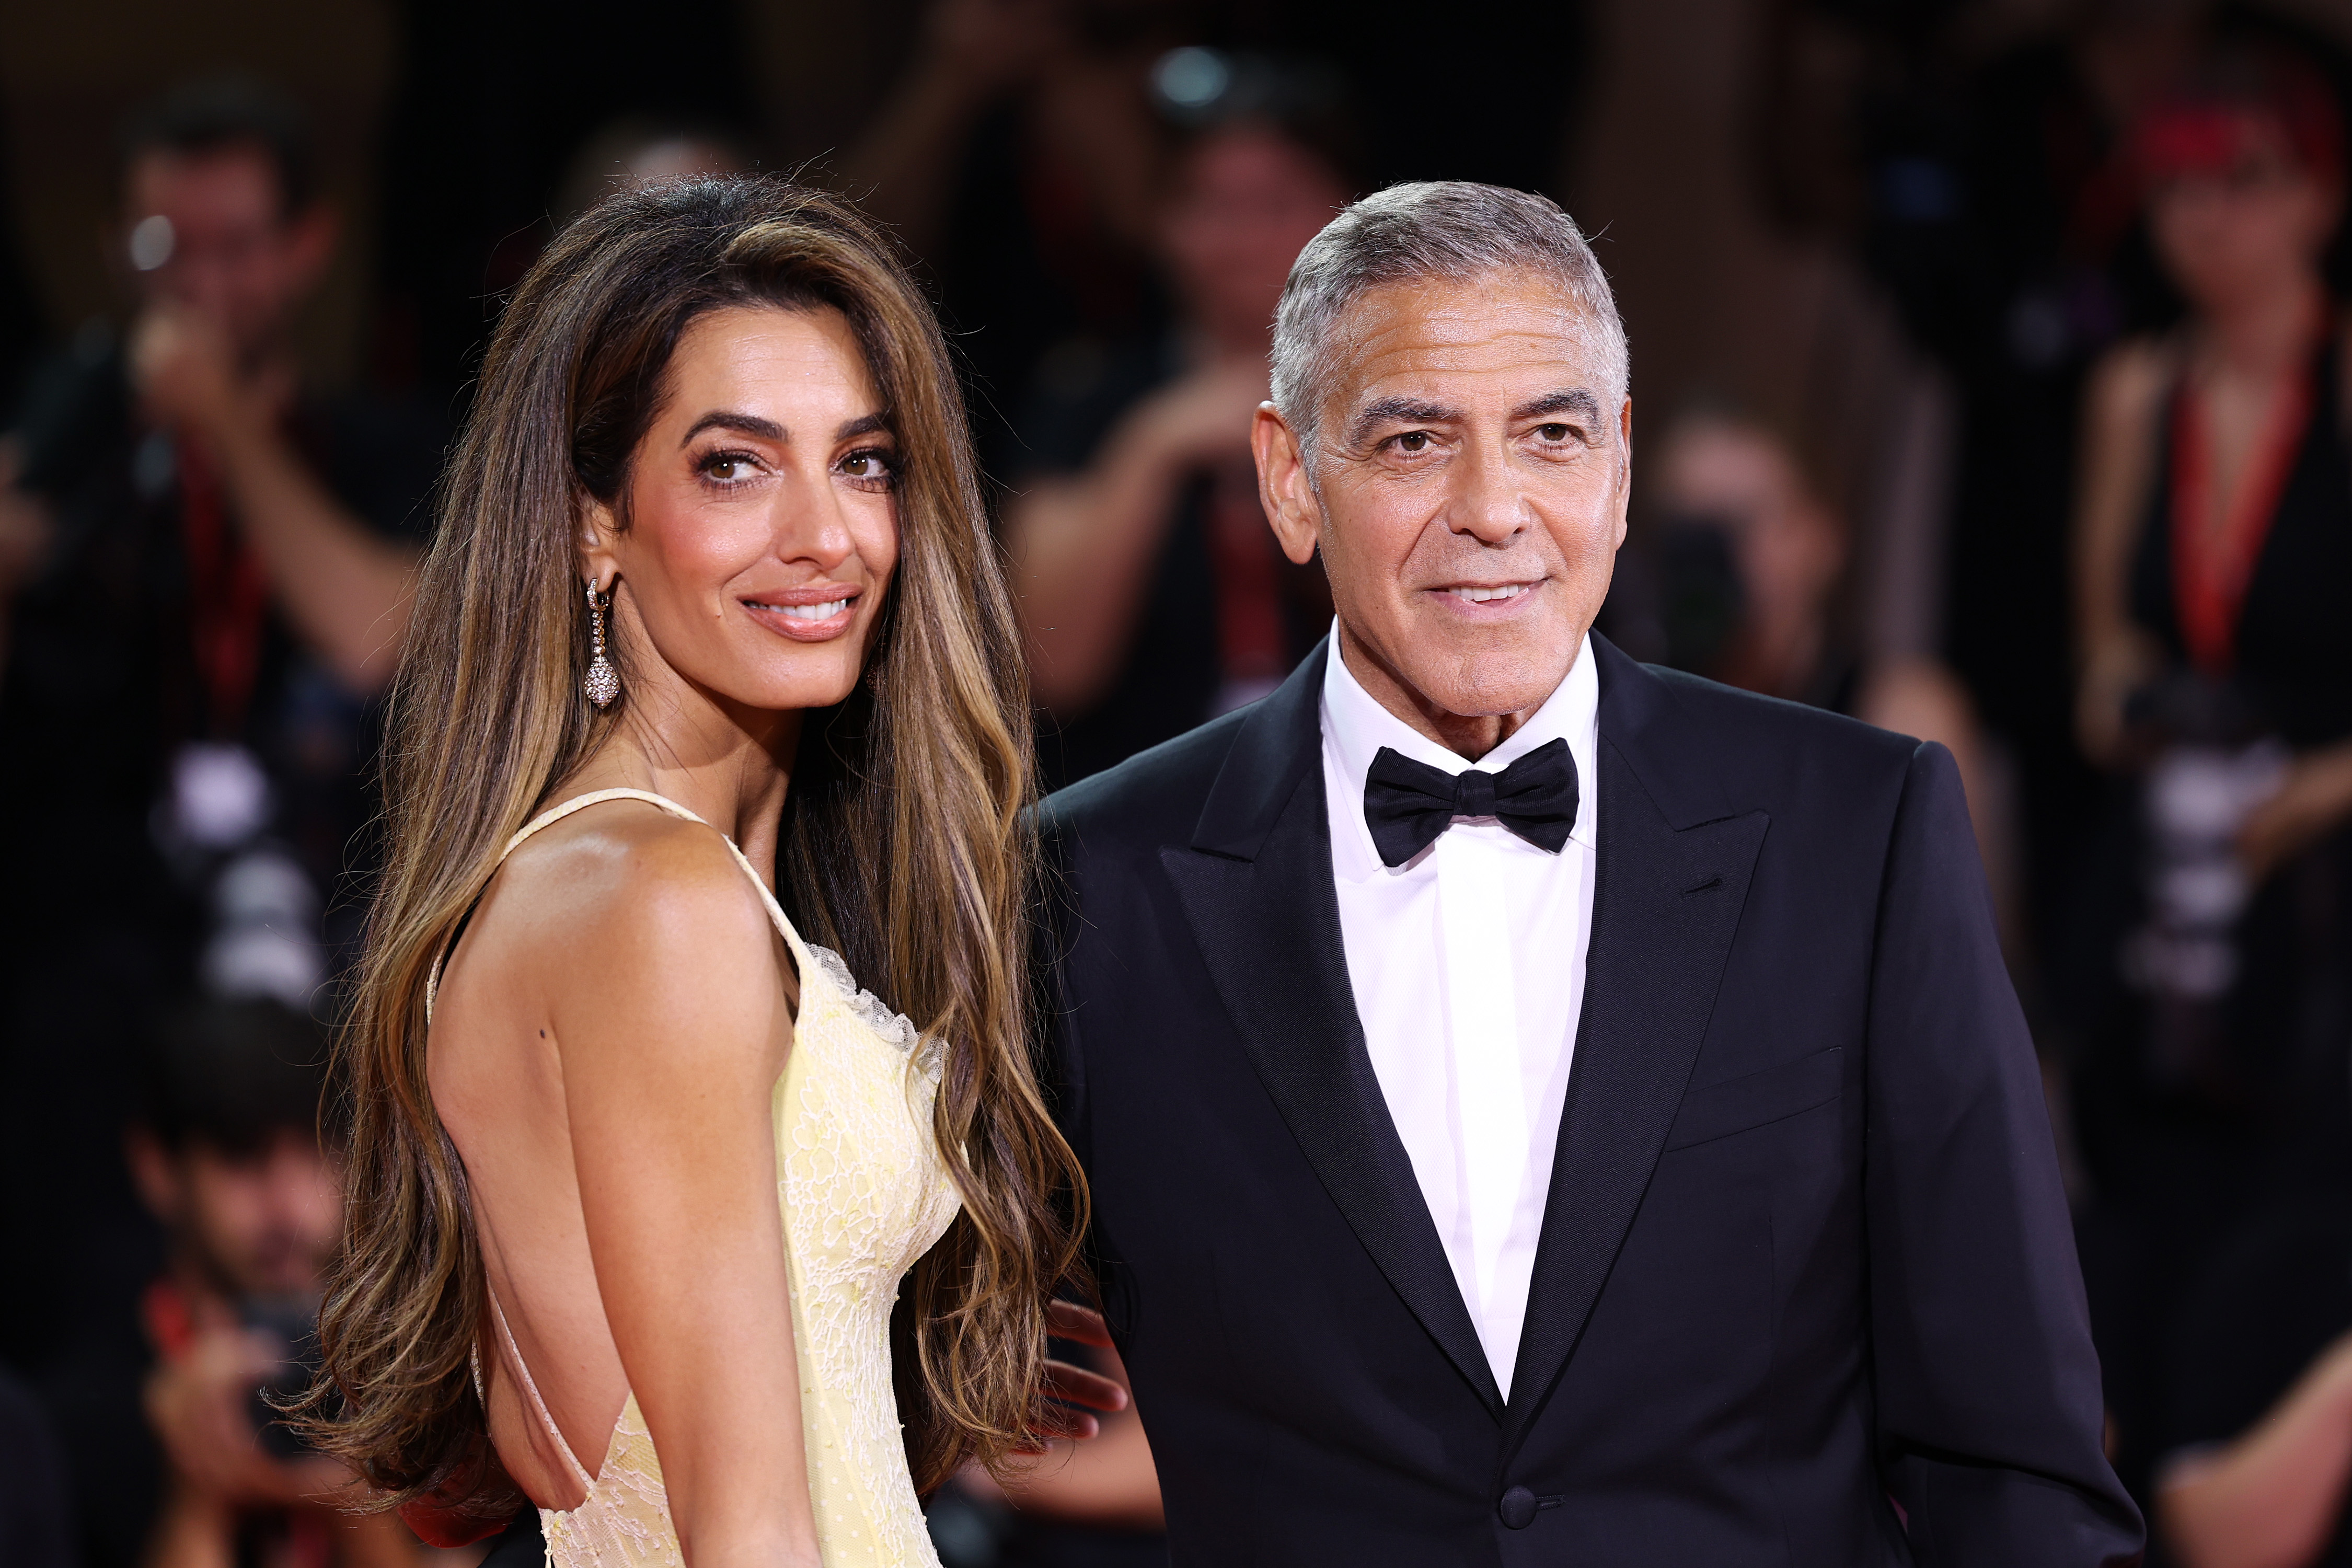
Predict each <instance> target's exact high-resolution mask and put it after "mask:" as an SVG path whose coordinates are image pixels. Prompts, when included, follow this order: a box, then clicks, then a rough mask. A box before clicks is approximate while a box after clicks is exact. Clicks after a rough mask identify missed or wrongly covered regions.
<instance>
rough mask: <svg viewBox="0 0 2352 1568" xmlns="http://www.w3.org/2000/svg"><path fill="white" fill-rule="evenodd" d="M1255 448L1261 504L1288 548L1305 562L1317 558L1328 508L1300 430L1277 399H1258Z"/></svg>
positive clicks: (1284, 549) (1292, 556)
mask: <svg viewBox="0 0 2352 1568" xmlns="http://www.w3.org/2000/svg"><path fill="white" fill-rule="evenodd" d="M1250 452H1251V455H1252V456H1254V457H1255V458H1256V459H1257V499H1258V504H1259V505H1261V506H1263V507H1265V520H1266V521H1267V522H1269V523H1271V524H1272V525H1273V527H1274V537H1275V538H1276V539H1277V540H1279V541H1280V542H1281V543H1282V552H1283V553H1284V554H1285V555H1286V556H1288V557H1289V558H1290V560H1291V562H1292V563H1294V564H1296V565H1299V566H1304V565H1306V564H1307V563H1308V562H1309V561H1312V560H1314V559H1315V546H1316V544H1317V542H1318V537H1319V535H1318V530H1319V527H1320V524H1321V521H1322V516H1323V509H1322V507H1321V506H1320V505H1319V504H1318V502H1317V501H1316V499H1315V486H1314V481H1313V477H1312V476H1311V475H1309V474H1308V473H1307V455H1306V453H1305V452H1303V451H1302V450H1300V448H1299V444H1298V433H1297V431H1295V430H1293V429H1291V427H1290V422H1289V421H1288V420H1286V419H1285V418H1283V416H1282V413H1281V411H1280V410H1279V409H1277V408H1276V407H1275V405H1273V404H1271V403H1261V404H1259V405H1257V415H1256V416H1255V418H1254V419H1253V420H1252V421H1251V423H1250Z"/></svg>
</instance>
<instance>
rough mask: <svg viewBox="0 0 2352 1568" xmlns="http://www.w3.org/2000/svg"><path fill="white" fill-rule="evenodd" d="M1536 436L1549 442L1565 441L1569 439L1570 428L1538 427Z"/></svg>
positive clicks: (1562, 426) (1561, 426)
mask: <svg viewBox="0 0 2352 1568" xmlns="http://www.w3.org/2000/svg"><path fill="white" fill-rule="evenodd" d="M1536 434H1537V435H1538V436H1540V437H1543V438H1544V439H1545V440H1547V441H1565V440H1567V439H1568V426H1565V425H1538V426H1536Z"/></svg>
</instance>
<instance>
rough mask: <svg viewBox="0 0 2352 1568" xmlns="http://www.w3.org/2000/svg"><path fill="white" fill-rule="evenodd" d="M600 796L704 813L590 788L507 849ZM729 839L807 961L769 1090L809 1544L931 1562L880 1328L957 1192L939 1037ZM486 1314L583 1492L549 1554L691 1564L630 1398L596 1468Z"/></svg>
mask: <svg viewBox="0 0 2352 1568" xmlns="http://www.w3.org/2000/svg"><path fill="white" fill-rule="evenodd" d="M608 800H636V801H643V802H645V803H646V805H653V806H657V807H659V808H660V809H661V810H663V811H666V812H667V813H669V815H671V816H677V817H683V818H685V819H686V820H688V821H689V822H700V821H701V820H702V819H701V818H700V817H698V816H695V815H694V814H693V813H692V812H690V811H688V810H687V809H686V807H684V806H682V805H678V804H677V802H675V801H672V800H667V799H665V798H664V797H662V796H660V795H650V794H647V793H646V792H645V791H642V790H628V789H608V790H598V791H596V792H595V793H594V794H593V795H581V796H579V797H577V798H576V799H572V800H568V801H565V802H564V803H563V804H562V805H559V806H556V807H555V808H554V809H552V810H551V811H548V812H546V813H544V814H542V815H541V816H538V817H536V818H534V819H533V820H532V821H531V822H530V824H528V825H527V826H525V827H524V828H523V829H522V831H521V832H520V833H518V834H516V835H515V836H514V837H513V838H512V839H511V840H509V842H508V844H507V847H506V850H505V854H512V853H513V852H514V848H515V846H516V845H519V844H520V843H521V842H522V841H523V840H524V839H526V838H529V837H530V836H531V835H532V834H534V833H536V832H538V831H539V830H540V829H541V828H542V827H545V826H547V825H548V824H550V823H551V822H556V821H559V820H561V819H562V818H563V817H566V816H570V815H571V814H572V813H573V812H575V811H578V810H580V809H582V808H583V807H584V806H590V805H596V804H598V803H599V802H602V801H608ZM727 847H728V850H729V852H730V853H731V854H733V855H734V857H735V860H736V863H737V864H738V865H740V866H741V867H742V868H743V874H744V875H745V876H746V877H749V878H751V882H752V885H753V886H754V887H756V888H758V889H759V890H760V898H761V902H762V903H764V904H765V905H766V906H767V910H768V918H769V919H771V920H772V921H775V925H776V930H777V931H780V932H781V933H782V935H783V939H784V945H785V946H786V947H787V948H788V949H790V950H791V952H792V955H793V962H794V963H796V964H798V965H799V968H800V977H801V997H800V1011H799V1014H798V1016H796V1017H795V1019H794V1020H793V1047H792V1053H791V1055H790V1056H789V1057H788V1058H786V1059H785V1063H784V1071H783V1076H782V1078H780V1079H777V1081H776V1089H775V1098H774V1121H775V1130H776V1169H777V1173H778V1180H777V1183H776V1187H777V1194H776V1196H777V1201H778V1203H779V1204H780V1205H782V1210H783V1220H784V1247H785V1255H786V1258H787V1261H788V1263H789V1265H790V1270H791V1280H792V1298H793V1344H794V1347H795V1349H796V1350H797V1351H798V1352H799V1359H800V1373H801V1426H802V1430H803V1434H804V1436H805V1438H806V1447H807V1449H808V1487H809V1500H810V1501H811V1503H812V1504H813V1505H814V1509H815V1512H816V1529H817V1540H818V1542H819V1544H820V1545H821V1546H822V1547H823V1549H824V1562H825V1565H826V1568H910V1565H913V1564H923V1565H926V1568H936V1565H937V1563H938V1562H939V1557H938V1555H937V1553H936V1552H933V1551H932V1549H931V1542H930V1537H929V1533H928V1532H927V1531H926V1530H925V1528H924V1524H923V1513H922V1508H921V1505H920V1504H919V1502H918V1501H917V1500H916V1497H915V1487H914V1481H913V1479H912V1478H911V1477H910V1476H909V1475H908V1472H907V1458H906V1450H905V1448H904V1447H902V1445H901V1441H900V1437H899V1423H898V1400H897V1397H896V1395H895V1394H894V1393H893V1392H892V1389H891V1383H890V1341H889V1324H890V1309H891V1307H892V1305H893V1304H894V1303H895V1302H896V1301H897V1300H898V1284H899V1281H900V1279H902V1278H904V1276H905V1275H906V1272H907V1270H908V1268H911V1267H912V1266H913V1265H914V1263H915V1260H916V1259H917V1258H920V1257H922V1255H923V1254H924V1253H926V1252H928V1251H929V1250H930V1248H931V1246H932V1244H933V1243H935V1242H936V1241H938V1240H939V1238H940V1236H941V1235H943V1234H944V1233H945V1232H946V1230H947V1228H948V1226H949V1223H950V1221H952V1220H953V1219H954V1218H955V1215H956V1209H957V1206H958V1199H957V1196H956V1191H955V1187H954V1185H953V1184H952V1183H950V1180H949V1178H948V1174H947V1171H946V1168H945V1166H944V1165H943V1164H942V1163H940V1157H939V1151H938V1147H937V1144H936V1142H935V1141H934V1140H933V1138H932V1135H931V1101H932V1099H933V1097H934V1095H936V1093H937V1092H938V1089H939V1080H940V1060H939V1055H938V1051H937V1048H936V1044H935V1042H929V1041H924V1040H920V1039H919V1038H918V1037H917V1036H916V1032H915V1028H914V1026H913V1025H911V1024H909V1023H908V1021H907V1019H906V1018H905V1017H903V1016H899V1015H898V1014H895V1013H893V1012H891V1011H890V1010H889V1009H888V1008H887V1007H885V1006H883V1005H882V1004H881V1003H880V1002H878V1001H877V1000H876V999H875V997H874V996H873V995H872V994H869V993H867V992H865V991H862V990H860V989H859V988H858V986H857V983H856V981H855V980H853V979H852V978H851V977H850V973H849V970H848V968H847V966H846V965H845V964H844V963H842V961H841V959H840V957H839V956H838V955H836V954H835V953H834V952H830V951H828V950H826V949H824V948H822V947H813V946H811V945H810V944H808V943H806V942H803V941H801V938H800V933H799V932H798V931H794V930H793V926H792V922H791V921H788V920H786V919H785V918H784V911H783V910H782V909H781V908H780V907H778V905H777V903H776V900H775V898H774V896H773V895H772V894H771V893H770V892H769V891H768V888H767V885H766V884H765V883H763V882H761V880H760V877H759V873H757V872H756V871H754V870H752V869H751V862H750V861H748V860H745V859H744V858H743V854H742V851H741V850H740V849H737V848H736V847H735V844H734V841H733V840H731V839H730V840H728V844H727ZM500 858H501V859H503V858H505V856H504V854H502V855H501V856H500ZM428 1006H429V1003H428ZM427 1019H428V1023H429V1020H430V1013H429V1012H428V1014H427ZM491 1310H492V1313H493V1316H494V1317H495V1318H496V1321H497V1323H498V1327H499V1334H500V1336H501V1337H502V1338H503V1339H504V1340H505V1342H506V1349H507V1353H508V1354H509V1357H510V1358H511V1360H510V1362H509V1364H510V1365H511V1366H513V1368H514V1369H515V1371H516V1373H518V1375H519V1378H520V1383H521V1384H522V1389H523V1394H524V1397H525V1400H526V1402H527V1403H528V1404H529V1405H530V1407H531V1409H532V1411H533V1412H534V1413H535V1414H536V1415H537V1416H538V1418H539V1420H540V1421H541V1423H542V1424H544V1426H546V1428H547V1432H548V1436H550V1437H551V1439H552V1440H553V1442H554V1444H555V1447H556V1448H557V1450H558V1451H559V1452H560V1453H561V1454H562V1457H563V1459H564V1462H565V1463H566V1464H567V1465H568V1466H570V1468H571V1469H572V1474H573V1476H574V1477H575V1479H578V1481H579V1482H580V1484H581V1486H582V1487H583V1488H584V1489H585V1490H586V1493H587V1496H586V1498H585V1500H583V1502H582V1503H581V1504H580V1506H579V1507H577V1508H572V1509H564V1510H557V1509H541V1510H540V1513H539V1517H540V1522H541V1527H542V1529H543V1530H544V1531H546V1535H547V1559H548V1562H549V1563H550V1564H551V1568H636V1565H638V1564H655V1563H658V1564H671V1565H676V1568H683V1559H682V1558H681V1557H680V1555H679V1552H678V1546H677V1531H676V1530H675V1529H674V1528H672V1526H671V1524H670V1518H669V1508H668V1505H667V1500H666V1499H665V1497H664V1495H663V1491H662V1479H661V1461H660V1459H659V1458H658V1457H656V1454H655V1453H654V1443H653V1437H652V1436H651V1435H650V1434H649V1433H648V1432H647V1431H646V1423H645V1418H644V1416H642V1415H639V1414H638V1412H637V1401H636V1396H635V1394H631V1395H630V1396H629V1399H628V1403H627V1404H626V1405H624V1406H623V1407H622V1409H621V1417H620V1420H619V1421H617V1422H616V1423H614V1427H613V1436H612V1441H611V1442H610V1443H609V1444H608V1445H607V1446H606V1447H605V1450H604V1463H603V1465H601V1466H600V1467H599V1468H597V1470H596V1473H595V1474H594V1475H593V1476H592V1475H590V1474H589V1473H588V1471H587V1470H586V1468H584V1467H583V1466H582V1465H581V1463H580V1461H579V1460H578V1459H577V1458H574V1457H573V1455H572V1450H571V1448H570V1447H568V1446H566V1445H565V1443H564V1441H563V1434H562V1432H560V1431H558V1430H557V1429H556V1426H555V1422H554V1420H553V1418H552V1417H551V1416H550V1415H548V1413H547V1405H546V1403H545V1401H543V1400H542V1399H541V1397H540V1394H539V1390H538V1388H537V1386H536V1385H535V1384H533V1383H532V1381H531V1376H530V1369H529V1368H527V1367H525V1366H524V1365H523V1362H522V1356H521V1354H520V1352H518V1351H516V1349H515V1345H514V1336H513V1334H512V1333H511V1332H510V1331H509V1330H508V1328H507V1323H506V1315H505V1313H504V1312H503V1311H502V1310H499V1306H498V1302H497V1299H496V1298H495V1297H493V1298H492V1300H491Z"/></svg>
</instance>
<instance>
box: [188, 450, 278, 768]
mask: <svg viewBox="0 0 2352 1568" xmlns="http://www.w3.org/2000/svg"><path fill="white" fill-rule="evenodd" d="M179 468H180V529H181V536H182V541H183V543H184V548H185V550H186V553H187V560H188V598H189V604H188V629H189V632H190V634H191V637H192V640H193V641H194V644H195V658H196V675H197V678H198V679H201V680H202V681H203V682H204V683H205V696H206V698H207V699H208V701H207V702H206V704H205V719H206V721H207V722H208V723H209V726H210V729H211V732H212V733H213V734H214V735H215V736H216V737H219V736H234V735H236V733H237V732H238V731H241V730H243V729H244V728H245V710H246V705H247V703H248V702H249V701H251V700H252V698H253V682H254V678H255V676H256V674H257V672H258V671H259V669H260V666H261V626H262V620H263V618H264V617H265V616H267V615H268V609H269V581H268V578H267V577H265V576H264V575H263V574H262V571H261V563H260V562H258V561H257V560H255V559H254V555H253V552H252V551H250V550H248V549H247V548H246V547H245V542H244V541H243V540H242V539H239V538H238V537H237V536H236V533H235V532H234V531H232V530H231V528H230V526H229V521H228V507H227V502H226V498H224V497H223V496H222V494H221V484H220V476H219V475H218V474H216V473H215V472H214V471H213V467H212V464H211V462H210V461H209V460H208V459H207V458H205V455H204V454H203V453H202V452H201V451H200V450H198V449H197V448H196V447H194V445H193V444H191V443H189V442H186V441H183V442H182V443H180V449H179Z"/></svg>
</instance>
